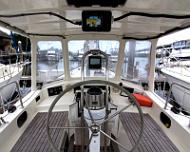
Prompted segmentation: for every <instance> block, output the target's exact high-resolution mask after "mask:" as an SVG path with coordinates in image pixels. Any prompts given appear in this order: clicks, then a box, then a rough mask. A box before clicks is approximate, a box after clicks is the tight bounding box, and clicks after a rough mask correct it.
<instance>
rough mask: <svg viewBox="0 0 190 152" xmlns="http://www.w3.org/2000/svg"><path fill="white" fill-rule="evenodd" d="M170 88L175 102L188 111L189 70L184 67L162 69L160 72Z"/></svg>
mask: <svg viewBox="0 0 190 152" xmlns="http://www.w3.org/2000/svg"><path fill="white" fill-rule="evenodd" d="M161 71H162V72H163V73H164V74H165V75H166V77H167V81H168V83H169V84H170V87H171V86H172V88H171V89H172V93H173V96H174V98H175V100H176V102H177V103H178V104H179V105H181V106H182V107H184V108H185V109H186V110H188V111H190V101H189V99H190V69H187V68H184V67H173V68H163V69H162V70H161Z"/></svg>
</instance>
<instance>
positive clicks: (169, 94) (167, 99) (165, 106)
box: [164, 82, 190, 109]
mask: <svg viewBox="0 0 190 152" xmlns="http://www.w3.org/2000/svg"><path fill="white" fill-rule="evenodd" d="M175 85H176V86H179V87H181V88H183V89H186V90H190V88H188V87H185V86H183V85H181V84H178V83H175V82H173V83H172V84H171V87H170V90H169V92H168V96H167V98H166V103H165V105H164V109H166V108H167V105H168V102H169V98H170V96H171V93H172V87H173V86H175ZM184 95H185V93H184Z"/></svg>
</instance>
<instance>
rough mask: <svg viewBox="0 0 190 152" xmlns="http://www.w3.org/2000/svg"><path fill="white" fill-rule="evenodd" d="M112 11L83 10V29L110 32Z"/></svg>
mask: <svg viewBox="0 0 190 152" xmlns="http://www.w3.org/2000/svg"><path fill="white" fill-rule="evenodd" d="M111 20H112V13H111V11H83V12H82V29H83V31H99V32H101V31H102V32H109V31H110V30H111Z"/></svg>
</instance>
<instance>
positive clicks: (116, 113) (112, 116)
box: [99, 103, 133, 126]
mask: <svg viewBox="0 0 190 152" xmlns="http://www.w3.org/2000/svg"><path fill="white" fill-rule="evenodd" d="M132 105H133V103H130V104H129V105H127V106H125V107H123V108H122V109H120V110H119V111H117V112H115V113H114V114H113V115H111V116H109V117H108V118H107V119H105V120H104V121H103V122H101V124H99V125H100V126H101V125H103V124H104V123H105V122H108V121H109V120H111V119H112V118H114V117H116V116H117V115H119V114H120V113H121V112H123V111H124V110H126V109H128V108H129V107H130V106H132Z"/></svg>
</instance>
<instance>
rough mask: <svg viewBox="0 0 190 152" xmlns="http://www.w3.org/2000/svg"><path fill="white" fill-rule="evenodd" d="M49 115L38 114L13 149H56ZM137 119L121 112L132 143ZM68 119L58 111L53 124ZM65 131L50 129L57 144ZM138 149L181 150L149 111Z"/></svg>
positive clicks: (146, 151) (144, 151)
mask: <svg viewBox="0 0 190 152" xmlns="http://www.w3.org/2000/svg"><path fill="white" fill-rule="evenodd" d="M46 118H47V113H38V114H37V115H36V116H35V118H34V119H33V120H32V122H31V123H30V125H29V126H28V128H27V129H26V130H25V132H24V133H23V135H22V136H21V137H20V138H19V140H18V141H17V143H16V144H15V146H14V147H13V148H12V150H11V152H53V149H52V148H51V146H50V144H49V142H48V139H47V134H46ZM138 118H139V117H138V114H135V113H122V114H121V115H120V120H121V122H122V124H123V127H124V129H125V130H126V133H127V135H128V137H129V140H130V142H131V144H132V145H134V143H135V141H136V139H137V137H138V131H139V124H138V123H137V122H138ZM67 120H68V113H67V112H55V113H53V114H52V119H51V126H65V125H66V122H67ZM63 133H64V130H63V129H52V131H51V136H52V138H53V141H55V143H56V145H57V146H58V147H60V145H61V144H62V143H61V142H62V139H63ZM135 152H179V150H178V149H177V148H176V146H175V145H174V144H173V143H172V142H171V141H170V139H169V138H168V137H167V136H166V135H165V134H164V133H163V131H162V130H161V128H160V127H159V126H158V125H157V124H156V122H155V121H154V120H153V119H152V118H151V117H150V116H149V115H148V114H144V134H143V137H142V140H141V142H140V144H139V146H138V148H137V150H136V151H135Z"/></svg>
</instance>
